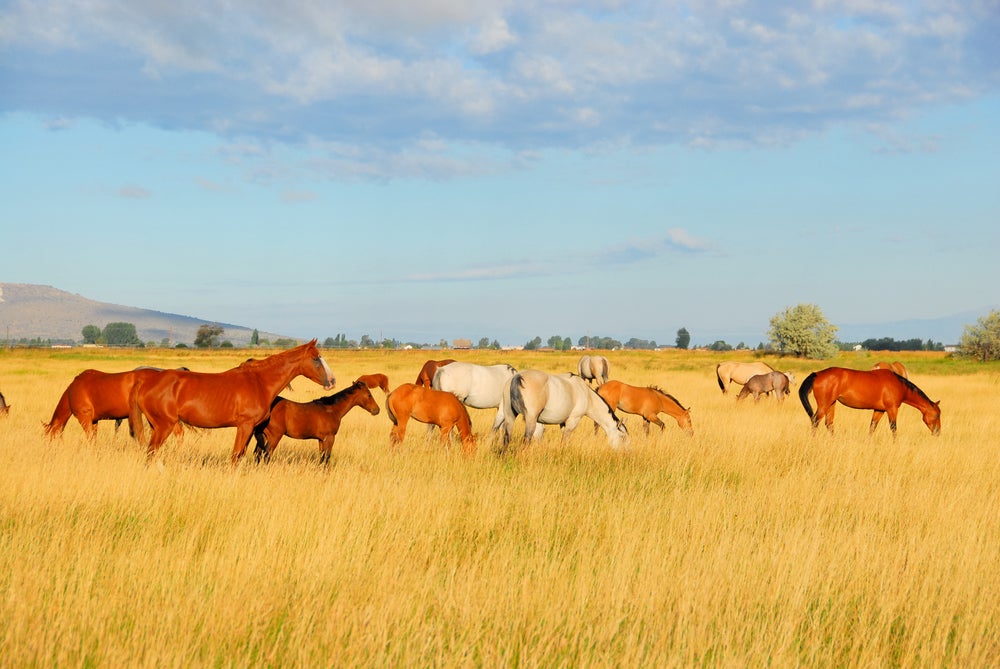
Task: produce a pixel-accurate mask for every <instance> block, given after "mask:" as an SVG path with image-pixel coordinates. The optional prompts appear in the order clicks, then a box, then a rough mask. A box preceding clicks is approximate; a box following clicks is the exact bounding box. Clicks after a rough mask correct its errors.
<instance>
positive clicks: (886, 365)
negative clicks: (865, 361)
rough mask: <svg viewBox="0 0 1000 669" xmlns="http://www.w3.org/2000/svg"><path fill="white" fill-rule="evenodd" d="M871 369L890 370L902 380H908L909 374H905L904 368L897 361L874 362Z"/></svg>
mask: <svg viewBox="0 0 1000 669" xmlns="http://www.w3.org/2000/svg"><path fill="white" fill-rule="evenodd" d="M872 369H891V370H892V371H894V372H896V373H897V374H899V375H900V376H902V377H903V378H904V379H908V378H910V376H909V374H907V373H906V366H905V365H904V364H903V363H901V362H899V361H897V360H893V361H892V362H876V363H875V366H874V367H872Z"/></svg>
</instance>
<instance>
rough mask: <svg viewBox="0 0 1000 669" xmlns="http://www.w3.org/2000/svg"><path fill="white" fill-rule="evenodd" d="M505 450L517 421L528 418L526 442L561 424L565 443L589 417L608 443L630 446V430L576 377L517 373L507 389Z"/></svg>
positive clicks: (504, 398)
mask: <svg viewBox="0 0 1000 669" xmlns="http://www.w3.org/2000/svg"><path fill="white" fill-rule="evenodd" d="M502 409H503V415H504V435H503V448H502V450H501V452H503V451H504V450H506V448H507V446H508V445H509V444H510V437H511V434H512V433H513V431H514V421H515V420H516V419H517V417H518V416H524V441H525V442H526V443H527V442H530V441H531V440H532V439H536V438H538V437H540V436H542V432H543V431H544V429H545V426H546V425H559V426H560V427H561V428H562V440H563V441H564V442H565V441H566V440H567V439H568V438H569V436H570V434H572V432H573V430H574V429H576V426H577V425H579V424H580V420H581V419H583V417H584V416H587V417H588V418H590V419H591V420H593V421H594V422H595V423H597V425H599V426H600V427H601V428H603V429H604V432H605V434H606V435H607V437H608V443H609V444H610V445H611V447H612V448H618V447H619V446H621V445H622V444H623V443H628V431H627V430H626V429H625V425H624V423H622V422H621V420H619V418H618V416H616V415H615V412H614V411H613V410H612V408H611V406H610V405H609V404H608V403H607V402H606V401H605V400H604V398H602V397H601V396H600V395H598V394H597V391H595V390H594V389H593V388H591V387H590V386H589V385H588V384H587V383H586V382H585V381H584V380H583V379H582V378H580V377H579V376H577V375H576V374H569V373H567V374H549V373H548V372H543V371H540V370H537V369H529V370H525V371H523V372H518V373H517V374H515V375H514V376H513V377H512V378H511V379H510V381H509V382H508V384H507V385H506V386H505V387H504V393H503V407H502Z"/></svg>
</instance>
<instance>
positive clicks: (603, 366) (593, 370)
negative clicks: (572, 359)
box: [576, 355, 611, 385]
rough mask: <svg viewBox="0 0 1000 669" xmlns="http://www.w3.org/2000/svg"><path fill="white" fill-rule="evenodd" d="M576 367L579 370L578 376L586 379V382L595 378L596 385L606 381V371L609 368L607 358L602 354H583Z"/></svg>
mask: <svg viewBox="0 0 1000 669" xmlns="http://www.w3.org/2000/svg"><path fill="white" fill-rule="evenodd" d="M576 368H577V371H578V372H580V376H582V377H583V378H584V379H586V380H587V383H590V382H591V381H593V380H595V379H596V380H597V381H598V383H597V385H601V384H604V383H607V382H608V373H609V371H610V370H611V366H610V365H609V364H608V359H607V358H605V357H604V356H603V355H585V356H583V357H582V358H580V363H579V364H578V365H577V366H576Z"/></svg>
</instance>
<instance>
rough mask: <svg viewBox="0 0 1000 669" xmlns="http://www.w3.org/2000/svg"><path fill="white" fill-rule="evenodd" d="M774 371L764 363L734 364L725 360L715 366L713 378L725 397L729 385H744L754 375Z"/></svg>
mask: <svg viewBox="0 0 1000 669" xmlns="http://www.w3.org/2000/svg"><path fill="white" fill-rule="evenodd" d="M773 371H775V369H774V367H771V365H769V364H767V363H766V362H736V361H735V360H727V361H726V362H720V363H719V364H718V365H716V366H715V378H716V379H717V380H718V381H719V388H720V389H721V390H722V394H723V395H725V394H726V393H727V392H728V390H727V386H728V385H729V384H730V383H737V384H739V385H741V386H742V385H743V384H745V383H746V382H747V381H748V380H749V379H750V377H751V376H754V375H756V374H767V373H769V372H773Z"/></svg>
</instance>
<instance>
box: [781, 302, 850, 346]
mask: <svg viewBox="0 0 1000 669" xmlns="http://www.w3.org/2000/svg"><path fill="white" fill-rule="evenodd" d="M836 334H837V326H835V325H832V324H831V323H830V322H829V321H827V320H826V317H824V316H823V312H822V311H821V310H820V308H819V307H817V306H816V305H815V304H799V305H797V306H794V307H789V308H787V309H785V310H784V311H783V312H782V313H780V314H775V315H774V316H772V317H771V329H770V330H769V331H768V333H767V336H768V337H769V338H770V339H771V342H772V343H773V344H774V348H775V350H777V351H779V352H781V353H790V354H793V355H795V356H798V357H800V358H813V359H822V358H832V357H833V356H835V355H836V354H837V344H836V343H835V341H834V336H835V335H836Z"/></svg>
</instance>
